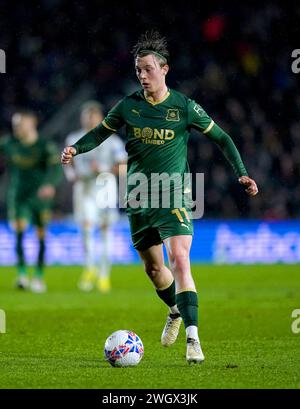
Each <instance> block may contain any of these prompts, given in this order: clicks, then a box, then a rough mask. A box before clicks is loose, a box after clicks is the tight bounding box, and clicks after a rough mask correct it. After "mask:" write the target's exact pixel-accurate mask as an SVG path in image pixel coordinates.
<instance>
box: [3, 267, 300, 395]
mask: <svg viewBox="0 0 300 409" xmlns="http://www.w3.org/2000/svg"><path fill="white" fill-rule="evenodd" d="M80 271H81V269H80V268H79V267H51V268H48V270H47V282H48V287H49V291H48V293H47V294H43V295H37V294H32V293H30V292H20V291H17V290H14V289H13V288H12V283H13V281H14V269H13V268H1V269H0V309H2V310H4V311H5V313H6V321H7V332H6V334H0V368H1V370H0V388H109V389H114V388H174V389H176V388H196V389H198V388H300V334H294V333H293V332H292V330H291V324H292V321H293V318H292V317H291V314H292V311H293V310H294V309H297V308H300V271H299V266H283V265H276V266H206V265H194V266H193V272H194V273H193V274H194V277H195V280H196V283H197V287H198V291H199V312H200V314H199V315H200V336H201V342H202V348H203V351H204V354H205V356H206V361H205V362H204V363H203V364H202V365H199V366H189V365H188V364H187V363H186V361H185V336H184V328H183V326H182V328H181V333H180V336H179V338H178V340H177V342H176V344H174V345H173V346H172V347H170V348H163V347H162V346H161V345H160V335H161V331H162V328H163V326H164V323H165V318H166V314H167V309H166V307H165V306H164V305H163V304H162V302H161V301H160V300H159V298H158V297H157V296H156V294H155V292H154V291H153V289H152V286H151V284H150V282H149V281H148V279H147V277H146V276H145V273H144V272H143V269H142V266H140V265H135V266H114V268H113V273H112V282H113V290H112V292H111V294H109V295H101V294H99V293H98V292H97V291H96V290H94V291H92V292H91V293H88V294H85V293H81V292H79V290H77V287H76V283H77V279H78V277H79V275H80ZM118 329H130V330H133V331H135V332H136V333H137V334H138V335H139V336H140V337H141V338H142V341H143V343H144V347H145V355H144V358H143V360H142V361H141V363H140V364H139V365H138V366H137V367H135V368H113V367H111V366H110V365H109V364H108V363H107V362H105V361H104V359H103V346H104V342H105V339H106V337H107V336H108V335H110V334H111V333H112V332H113V331H116V330H118Z"/></svg>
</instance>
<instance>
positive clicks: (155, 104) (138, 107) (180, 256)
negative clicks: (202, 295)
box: [62, 32, 258, 363]
mask: <svg viewBox="0 0 300 409" xmlns="http://www.w3.org/2000/svg"><path fill="white" fill-rule="evenodd" d="M133 51H134V57H135V68H136V74H137V77H138V79H139V81H140V83H141V86H142V90H140V91H137V92H135V93H133V94H132V95H130V96H127V97H125V98H123V99H122V100H121V101H120V102H119V103H118V104H117V105H116V106H115V107H114V108H113V109H112V110H111V111H110V112H109V113H108V115H107V116H106V118H105V119H104V121H103V122H102V123H101V124H99V125H98V126H97V127H96V128H94V129H93V130H92V131H90V132H89V133H87V134H86V135H85V136H83V137H82V138H81V139H80V140H79V141H77V143H75V144H74V145H73V146H71V147H66V148H65V149H64V151H63V153H62V163H63V164H67V163H70V161H71V159H72V156H74V155H77V154H81V153H84V152H87V151H89V150H91V149H93V148H95V147H96V146H97V145H99V144H100V143H102V142H103V141H104V140H105V139H106V138H108V137H109V136H110V134H111V133H113V132H115V131H116V130H117V129H119V128H120V127H122V126H125V127H126V135H127V145H126V150H127V152H128V195H127V201H128V207H127V214H128V217H129V221H130V227H131V234H132V240H133V244H134V246H135V248H136V249H137V251H138V253H139V255H140V257H141V260H142V261H143V263H144V267H145V271H146V273H147V274H148V275H149V277H150V279H151V280H152V282H153V284H154V286H155V288H156V291H157V294H158V296H159V297H160V298H161V299H162V300H163V301H164V302H165V303H166V304H167V305H168V307H169V308H170V312H169V315H168V318H167V322H166V325H165V327H164V330H163V333H162V337H161V342H162V344H163V345H164V346H169V345H171V344H172V343H174V342H175V340H176V338H177V335H178V332H179V327H180V324H181V321H182V320H183V321H184V325H185V329H186V337H187V349H186V359H187V361H188V362H189V363H190V362H194V363H200V362H203V361H204V355H203V353H202V349H201V345H200V341H199V335H198V297H197V292H196V288H195V283H194V280H193V277H192V274H191V267H190V259H189V253H190V247H191V243H192V235H193V226H192V222H191V209H190V208H189V207H188V201H185V200H184V191H182V190H181V191H180V190H179V189H178V184H176V181H178V179H182V178H183V176H184V174H185V173H188V172H189V168H188V163H187V142H188V137H189V132H190V130H191V129H192V128H194V129H196V130H198V131H200V132H202V133H203V134H204V135H205V136H207V137H208V138H209V139H211V140H212V141H213V142H215V143H216V144H217V145H218V146H219V147H220V148H221V150H222V151H223V153H224V155H225V157H226V158H227V160H228V161H229V162H230V164H231V165H232V167H233V170H234V172H235V174H236V176H237V178H238V180H239V182H240V183H241V184H243V185H244V186H245V187H246V192H247V193H248V194H249V195H251V196H254V195H255V194H256V193H257V191H258V190H257V186H256V183H255V181H254V180H252V179H250V178H249V177H248V175H247V171H246V169H245V167H244V165H243V162H242V160H241V157H240V155H239V152H238V150H237V148H236V146H235V145H234V143H233V141H232V139H231V138H230V136H229V135H227V134H226V133H225V132H224V131H223V130H222V129H221V128H220V127H219V126H218V125H217V124H215V123H214V121H213V120H212V119H211V118H210V117H209V116H208V115H207V113H206V112H205V111H204V110H203V108H202V107H201V106H200V105H199V104H197V103H196V102H194V101H192V100H190V99H189V98H188V97H186V96H185V95H183V94H181V93H180V92H177V91H175V90H173V89H169V88H168V87H167V85H166V75H167V73H168V70H169V66H168V58H169V53H168V50H167V47H166V41H165V39H164V38H161V37H160V35H159V33H157V32H151V33H146V34H145V35H143V36H142V37H141V38H140V40H139V41H138V43H137V44H136V46H135V47H134V50H133ZM159 174H160V175H161V174H163V175H169V177H170V179H172V180H173V181H175V182H174V183H173V184H170V188H169V190H168V189H167V191H169V193H170V196H171V197H170V204H169V205H167V206H164V205H163V202H161V201H160V202H159V203H160V205H159V207H157V206H156V205H155V206H152V200H149V199H152V197H153V196H156V194H157V191H155V192H153V191H152V190H151V187H153V186H155V184H152V182H153V178H154V179H157V178H158V175H159ZM141 175H142V176H143V177H141ZM134 179H137V180H140V185H142V188H140V190H141V192H142V193H141V194H140V196H143V198H142V199H143V200H141V201H140V203H142V206H140V207H137V206H136V203H137V200H134V196H135V195H133V193H135V192H136V190H135V187H134V186H132V185H131V183H130V181H131V180H134ZM145 180H147V181H148V186H147V187H148V190H147V189H146V188H145V185H147V183H146V182H145ZM149 186H150V189H149ZM163 191H164V189H163V188H161V192H163ZM178 197H179V198H181V197H182V198H183V201H182V204H180V205H179V207H177V206H174V203H175V199H176V198H177V199H178ZM147 199H148V200H147ZM159 200H160V199H159ZM154 202H156V204H157V200H154ZM132 203H133V204H134V206H132ZM163 244H164V245H165V246H166V250H167V254H168V258H169V264H170V269H169V268H167V267H166V266H165V264H164V257H163V249H162V245H163Z"/></svg>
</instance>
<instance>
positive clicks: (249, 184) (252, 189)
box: [239, 176, 258, 196]
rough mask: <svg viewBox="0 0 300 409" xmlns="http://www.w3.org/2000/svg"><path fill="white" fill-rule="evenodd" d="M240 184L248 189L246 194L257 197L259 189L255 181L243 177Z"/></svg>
mask: <svg viewBox="0 0 300 409" xmlns="http://www.w3.org/2000/svg"><path fill="white" fill-rule="evenodd" d="M239 182H240V184H241V185H243V186H245V187H246V189H245V192H246V193H248V195H249V196H255V195H257V193H258V188H257V185H256V182H255V180H253V179H251V178H249V176H241V177H240V178H239Z"/></svg>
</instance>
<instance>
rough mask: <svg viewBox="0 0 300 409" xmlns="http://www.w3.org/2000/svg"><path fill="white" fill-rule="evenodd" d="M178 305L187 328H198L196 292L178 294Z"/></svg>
mask: <svg viewBox="0 0 300 409" xmlns="http://www.w3.org/2000/svg"><path fill="white" fill-rule="evenodd" d="M176 304H177V307H178V309H179V312H180V315H181V317H182V319H183V322H184V326H185V328H187V327H189V326H190V325H195V326H198V295H197V293H196V292H195V291H183V292H182V293H179V294H176Z"/></svg>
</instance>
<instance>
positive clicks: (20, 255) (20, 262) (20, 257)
mask: <svg viewBox="0 0 300 409" xmlns="http://www.w3.org/2000/svg"><path fill="white" fill-rule="evenodd" d="M23 236H24V233H23V232H17V241H16V253H17V271H18V275H25V274H27V272H26V267H25V258H24V249H23Z"/></svg>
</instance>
